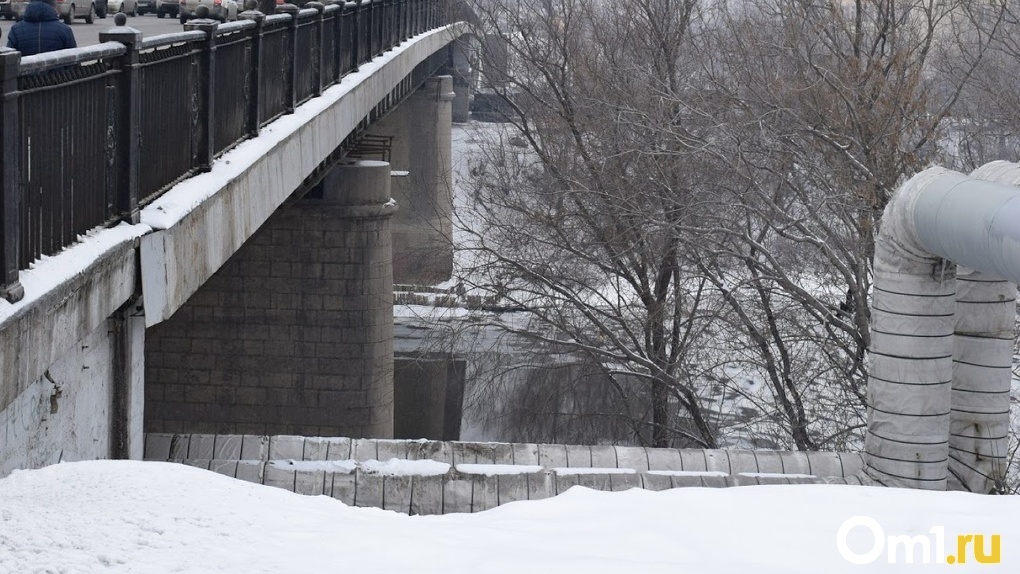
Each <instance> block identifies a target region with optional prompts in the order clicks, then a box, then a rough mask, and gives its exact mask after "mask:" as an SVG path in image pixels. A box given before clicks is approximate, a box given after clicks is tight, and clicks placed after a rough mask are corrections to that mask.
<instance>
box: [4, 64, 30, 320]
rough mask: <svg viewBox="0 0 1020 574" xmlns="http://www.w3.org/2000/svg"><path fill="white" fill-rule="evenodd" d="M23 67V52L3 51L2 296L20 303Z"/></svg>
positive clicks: (21, 295)
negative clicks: (20, 72)
mask: <svg viewBox="0 0 1020 574" xmlns="http://www.w3.org/2000/svg"><path fill="white" fill-rule="evenodd" d="M20 68H21V52H18V51H17V50H12V49H10V48H0V74H2V78H3V80H2V81H3V85H2V89H3V96H2V97H3V102H2V104H0V107H2V109H0V141H2V143H3V149H2V151H0V154H2V155H0V158H2V160H3V161H2V162H0V173H2V176H0V193H2V194H3V198H2V201H0V240H2V241H3V248H2V249H0V272H2V273H3V282H2V283H0V296H2V297H3V298H4V299H6V300H7V301H9V302H11V303H16V302H18V301H21V299H22V298H23V297H24V296H25V288H24V287H22V286H21V281H19V279H18V269H19V267H20V263H19V261H18V256H19V249H18V247H19V244H20V242H21V229H20V224H21V217H20V216H21V214H20V208H21V201H22V196H23V193H24V188H22V187H21V142H20V139H19V137H18V125H19V124H18V70H19V69H20Z"/></svg>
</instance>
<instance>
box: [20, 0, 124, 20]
mask: <svg viewBox="0 0 1020 574" xmlns="http://www.w3.org/2000/svg"><path fill="white" fill-rule="evenodd" d="M10 1H11V4H12V5H13V12H14V17H15V19H17V20H21V17H22V16H23V15H24V14H25V8H27V7H28V2H29V0H10ZM54 8H55V9H56V11H57V16H59V17H60V19H61V20H63V21H64V23H65V24H68V25H69V24H71V22H72V21H73V20H74V19H75V18H84V19H85V22H86V23H87V24H91V23H92V22H93V21H94V20H95V18H96V17H97V16H98V17H99V18H106V13H107V10H108V6H107V0H56V5H55V6H54Z"/></svg>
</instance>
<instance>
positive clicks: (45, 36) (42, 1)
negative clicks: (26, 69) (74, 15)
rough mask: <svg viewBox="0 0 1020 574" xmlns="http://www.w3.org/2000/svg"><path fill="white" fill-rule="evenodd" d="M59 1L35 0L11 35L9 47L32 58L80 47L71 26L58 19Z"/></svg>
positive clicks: (26, 9)
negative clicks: (44, 53) (40, 54)
mask: <svg viewBox="0 0 1020 574" xmlns="http://www.w3.org/2000/svg"><path fill="white" fill-rule="evenodd" d="M55 6H56V0H32V1H31V2H29V3H28V7H27V8H25V14H24V15H23V16H22V19H21V22H18V23H17V24H15V25H14V26H12V27H11V31H10V32H9V33H8V34H7V47H8V48H14V49H15V50H17V51H19V52H21V55H22V56H31V55H33V54H39V53H41V52H52V51H53V50H63V49H64V48H77V47H78V44H77V42H75V41H74V33H73V32H71V27H70V26H68V25H67V24H64V23H63V22H61V21H60V19H59V18H58V17H57V10H56V8H55Z"/></svg>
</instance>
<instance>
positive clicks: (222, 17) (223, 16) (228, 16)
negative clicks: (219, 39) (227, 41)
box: [180, 0, 243, 24]
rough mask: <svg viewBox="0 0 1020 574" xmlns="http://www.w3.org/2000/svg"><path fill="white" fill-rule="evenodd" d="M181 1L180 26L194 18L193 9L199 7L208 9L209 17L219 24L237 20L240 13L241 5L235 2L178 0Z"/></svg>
mask: <svg viewBox="0 0 1020 574" xmlns="http://www.w3.org/2000/svg"><path fill="white" fill-rule="evenodd" d="M180 1H181V12H180V18H181V24H183V23H185V22H187V21H188V20H189V19H191V18H195V17H196V16H195V9H196V8H198V7H199V6H200V5H205V6H206V7H208V8H209V17H210V18H213V19H215V20H219V21H221V22H226V21H228V20H237V15H238V14H239V13H240V12H242V11H243V10H242V8H241V5H240V4H239V3H238V2H237V1H236V0H180Z"/></svg>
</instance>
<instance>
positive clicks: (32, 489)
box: [0, 461, 1020, 574]
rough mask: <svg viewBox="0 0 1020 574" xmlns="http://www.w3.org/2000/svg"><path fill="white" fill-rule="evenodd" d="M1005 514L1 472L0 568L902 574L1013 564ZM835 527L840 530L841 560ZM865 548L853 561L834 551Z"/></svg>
mask: <svg viewBox="0 0 1020 574" xmlns="http://www.w3.org/2000/svg"><path fill="white" fill-rule="evenodd" d="M1018 515H1020V498H1018V497H1011V496H1008V497H994V496H977V495H970V494H963V493H928V492H919V491H907V490H895V489H883V488H867V487H841V486H825V485H817V486H758V487H740V488H729V489H701V488H689V489H676V490H670V491H663V492H649V491H643V490H630V491H626V492H615V493H613V492H599V491H593V490H587V489H583V488H579V487H575V488H573V489H571V490H569V491H568V492H566V493H565V494H563V495H560V496H558V497H556V498H552V499H547V500H541V501H531V502H516V503H511V504H507V505H504V506H501V507H499V508H496V509H494V510H490V511H486V512H481V513H477V514H461V515H445V516H429V517H424V516H415V517H408V516H405V515H399V514H395V513H392V512H387V511H383V510H377V509H369V508H354V507H348V506H345V505H344V504H343V503H341V502H339V501H336V500H333V499H331V498H327V497H323V496H317V497H309V496H302V495H298V494H293V493H291V492H287V491H284V490H280V489H276V488H272V487H267V486H261V485H257V484H251V483H246V482H241V481H238V480H234V479H231V478H228V477H225V476H221V475H218V474H215V473H212V472H208V471H204V470H199V469H196V468H192V467H189V466H184V465H179V464H171V463H158V462H135V461H95V462H78V463H65V464H59V465H55V466H50V467H47V468H43V469H40V470H30V471H18V472H15V473H14V474H12V475H11V476H9V477H7V478H5V479H2V480H0V572H4V573H8V572H10V573H28V572H143V573H144V572H154V573H164V572H245V573H258V572H267V573H273V574H281V573H289V572H297V573H306V572H376V573H378V572H401V573H413V572H443V573H444V574H451V573H460V572H464V573H492V572H508V573H510V572H512V573H519V572H535V573H546V572H551V573H565V572H579V573H585V574H590V573H597V572H612V573H614V574H615V573H636V572H641V573H652V572H656V573H658V572H661V573H670V574H676V573H693V574H704V573H732V574H765V573H777V574H778V573H782V574H791V573H805V574H807V573H810V574H829V573H840V572H869V573H870V572H915V571H940V570H944V569H946V568H949V564H946V563H944V561H945V557H948V556H953V557H954V559H955V558H956V556H958V549H957V540H958V539H957V536H958V535H975V534H980V535H982V537H983V538H982V540H981V543H982V544H983V546H984V549H985V553H986V554H988V555H992V557H994V553H993V552H992V540H993V536H996V535H997V536H998V537H999V545H1000V546H999V550H1000V552H999V560H1000V563H999V564H980V563H977V562H976V561H975V555H974V551H973V547H972V546H970V547H968V552H967V555H966V562H965V563H964V564H954V565H953V566H952V570H951V571H953V572H1011V573H1012V572H1018V571H1020V556H1018V552H1020V543H1018V541H1020V521H1017V520H1016V516H1018ZM853 517H862V518H858V519H857V522H856V524H857V525H856V526H854V524H855V523H853V522H851V523H847V520H848V519H851V518H853ZM844 525H847V526H848V527H849V526H854V527H852V528H844V530H845V534H846V535H845V536H843V537H842V538H843V539H844V542H845V544H844V548H843V552H842V554H841V551H840V544H839V541H840V539H841V537H840V529H841V526H844ZM876 533H877V534H879V535H880V536H879V540H880V541H881V546H882V548H880V549H879V548H878V545H877V544H876V543H875V540H876V538H875V534H876ZM901 535H910V536H918V537H919V538H917V539H916V540H915V543H914V545H913V548H914V550H915V552H914V559H915V562H921V561H922V555H924V556H929V557H933V556H934V557H936V558H939V559H941V560H942V561H943V563H932V564H927V565H924V564H913V565H909V564H905V563H904V562H905V551H904V544H903V543H902V542H899V543H897V544H896V545H895V546H894V548H895V556H896V563H893V564H890V563H889V558H888V547H889V544H888V537H889V536H901ZM940 539H941V540H943V543H942V544H941V546H942V547H943V548H942V549H941V550H940V549H938V547H939V546H940V544H939V540H940ZM925 546H927V547H928V548H929V551H928V552H927V553H925V552H924V551H923V548H924V547H925ZM876 549H877V550H876ZM869 552H871V553H872V554H874V555H875V556H874V561H873V562H870V563H869V564H868V565H867V566H861V565H858V564H854V563H852V562H851V561H850V560H848V559H847V558H845V557H844V556H843V554H846V555H847V556H849V557H850V558H854V559H855V560H858V561H862V560H864V559H869V558H872V557H871V556H868V553H869ZM954 561H955V560H954Z"/></svg>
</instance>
